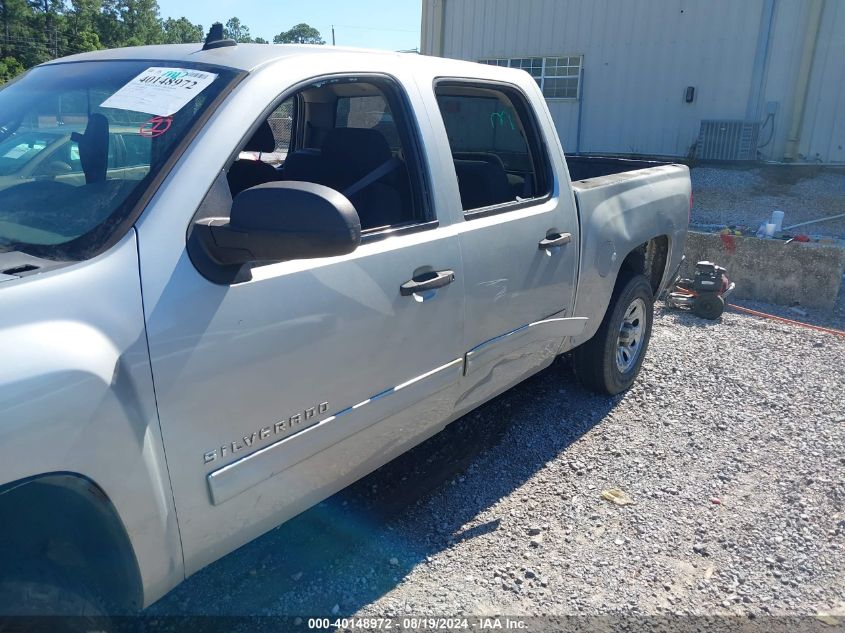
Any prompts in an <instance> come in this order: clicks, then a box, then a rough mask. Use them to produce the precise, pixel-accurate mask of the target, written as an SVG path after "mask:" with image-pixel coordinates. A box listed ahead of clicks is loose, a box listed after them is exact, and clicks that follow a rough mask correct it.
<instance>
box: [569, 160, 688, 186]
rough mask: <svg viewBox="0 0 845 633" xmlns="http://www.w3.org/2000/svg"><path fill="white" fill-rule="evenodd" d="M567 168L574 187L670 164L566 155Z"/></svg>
mask: <svg viewBox="0 0 845 633" xmlns="http://www.w3.org/2000/svg"><path fill="white" fill-rule="evenodd" d="M566 164H567V166H568V167H569V178H570V180H572V184H573V185H575V184H577V183H578V182H579V181H584V180H590V179H593V178H601V177H603V176H611V175H615V174H621V173H624V172H629V171H636V170H638V169H647V168H649V167H658V166H660V165H671V164H672V163H669V162H664V161H656V160H637V159H629V158H613V157H610V156H570V155H568V154H567V155H566Z"/></svg>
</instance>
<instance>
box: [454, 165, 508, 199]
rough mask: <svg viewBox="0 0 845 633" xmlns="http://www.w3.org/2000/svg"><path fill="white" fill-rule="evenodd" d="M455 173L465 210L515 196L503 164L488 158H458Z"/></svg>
mask: <svg viewBox="0 0 845 633" xmlns="http://www.w3.org/2000/svg"><path fill="white" fill-rule="evenodd" d="M455 174H456V175H457V177H458V189H459V190H460V192H461V205H462V206H463V208H464V209H465V210H468V209H479V208H481V207H489V206H491V205H494V204H501V203H503V202H510V201H512V200H514V196H513V194H512V192H511V189H510V184H509V183H508V175H507V173H506V172H505V170H504V169H503V168H502V166H501V165H500V164H498V163H496V162H492V161H486V160H456V161H455Z"/></svg>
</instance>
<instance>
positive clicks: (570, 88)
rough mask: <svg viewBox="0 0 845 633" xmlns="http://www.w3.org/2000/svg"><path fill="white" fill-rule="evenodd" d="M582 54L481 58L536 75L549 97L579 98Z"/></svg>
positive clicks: (483, 62)
mask: <svg viewBox="0 0 845 633" xmlns="http://www.w3.org/2000/svg"><path fill="white" fill-rule="evenodd" d="M581 59H582V58H581V56H580V55H571V56H567V57H514V58H511V59H480V60H478V61H479V63H481V64H488V65H490V66H503V67H508V68H519V69H521V70H524V71H525V72H527V73H528V74H529V75H531V76H532V77H534V81H536V82H537V85H538V86H540V90H542V91H543V96H544V97H546V98H547V99H577V98H578V91H579V89H580V78H581Z"/></svg>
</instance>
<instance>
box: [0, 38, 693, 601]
mask: <svg viewBox="0 0 845 633" xmlns="http://www.w3.org/2000/svg"><path fill="white" fill-rule="evenodd" d="M132 130H134V133H132V132H131V131H132ZM0 146H2V148H3V149H4V152H3V154H2V155H0V173H2V174H7V175H14V174H17V176H14V177H12V178H6V179H4V180H3V181H2V185H0V306H2V309H0V517H2V520H0V561H2V564H1V565H0V612H2V611H5V612H7V613H8V612H27V613H44V612H90V611H91V610H93V609H102V610H122V609H133V608H141V607H145V606H147V605H149V604H150V603H152V602H154V601H155V600H157V599H158V598H160V597H161V596H162V595H164V594H165V593H166V592H167V591H169V590H170V589H172V588H173V587H174V586H175V585H177V584H178V583H180V582H181V581H182V580H184V578H185V577H186V576H188V575H190V574H193V573H194V572H196V571H197V570H199V569H201V568H202V567H203V566H205V565H208V564H209V563H211V562H212V561H214V560H216V559H218V558H220V557H221V556H223V555H225V554H226V553H228V552H231V551H232V550H234V549H235V548H237V547H239V546H241V545H243V544H244V543H246V542H248V541H249V540H251V539H254V538H255V537H257V536H259V535H260V534H262V533H264V532H266V531H267V530H269V529H271V528H273V527H274V526H276V525H278V524H280V523H281V522H283V521H286V520H287V519H289V518H291V517H293V516H295V515H297V514H298V513H301V512H302V511H304V510H305V509H307V508H309V507H310V506H312V505H314V504H316V503H318V502H319V501H320V500H322V499H324V498H326V497H328V496H330V495H332V494H333V493H335V492H337V491H338V490H340V489H342V488H343V487H345V486H347V485H348V484H350V483H351V482H353V481H355V480H356V479H358V478H360V477H362V476H364V475H365V474H367V473H369V472H371V471H373V470H374V469H376V468H377V467H379V466H381V465H382V464H385V463H386V462H388V461H389V460H391V459H393V458H394V457H396V456H397V455H399V454H401V453H402V452H404V451H406V450H408V449H409V448H410V447H412V446H414V445H415V444H418V443H420V442H421V441H423V440H424V439H426V438H427V437H430V436H431V435H433V434H435V433H437V432H438V431H439V430H441V429H443V428H444V426H445V425H447V424H449V423H450V422H451V421H453V420H455V419H457V418H458V417H460V416H462V415H464V414H465V413H467V412H468V411H470V410H471V409H473V408H474V407H477V406H479V405H480V404H481V403H483V402H485V401H487V400H489V399H491V398H493V397H494V396H496V395H497V394H500V393H502V392H503V391H504V390H506V389H508V388H510V387H512V386H514V385H516V384H517V383H519V382H520V381H522V380H523V379H525V378H526V377H527V376H530V375H531V374H534V373H535V372H537V371H540V370H541V369H543V368H544V367H547V366H548V365H549V364H550V363H552V361H553V360H554V359H555V358H556V357H557V356H559V355H561V354H565V353H571V354H572V356H573V364H574V367H575V370H576V373H577V374H578V376H579V377H580V379H581V381H582V382H583V383H584V384H585V385H586V386H587V387H588V388H590V389H593V390H598V391H600V392H604V393H608V394H614V393H618V392H620V391H622V390H624V389H626V388H627V387H629V386H630V385H631V383H632V382H633V381H634V379H635V378H636V375H637V373H638V371H639V369H640V366H641V364H642V361H643V356H644V354H645V352H646V347H647V345H648V341H649V335H650V330H651V323H652V303H653V299H654V297H655V295H657V294H658V293H659V292H660V291H661V289H662V288H663V287H664V286H666V285H667V284H668V283H669V282H670V280H671V279H672V277H673V275H674V274H675V272H676V269H677V268H678V266H679V263H680V261H681V257H682V252H683V248H684V241H685V236H686V231H687V225H688V221H689V205H690V180H689V174H688V170H687V168H686V167H684V166H682V165H668V164H656V163H650V164H640V163H630V164H626V163H625V161H619V160H591V159H587V158H580V159H572V160H570V162H569V167H567V160H566V159H565V157H564V153H563V150H562V148H561V144H560V142H559V140H558V137H557V134H556V132H555V128H554V125H553V123H552V119H551V117H550V115H549V111H548V109H547V107H546V104H545V102H544V99H543V95H542V94H541V92H540V90H539V88H538V86H537V84H536V83H535V81H534V80H533V79H532V78H531V77H530V76H529V75H528V74H526V73H525V72H522V71H518V70H510V69H507V68H497V67H493V66H484V65H479V64H473V63H468V62H460V61H453V60H446V59H437V58H429V57H423V56H419V55H409V54H394V53H384V52H368V51H358V50H345V49H340V48H334V47H308V46H268V45H235V44H234V42H231V41H227V40H220V39H210V40H209V41H207V42H206V44H205V45H204V46H203V45H202V44H197V45H173V46H152V47H140V48H130V49H119V50H110V51H99V52H94V53H85V54H81V55H76V56H73V57H68V58H64V59H58V60H55V61H52V62H50V63H47V64H44V65H41V66H38V67H36V68H34V69H33V70H31V71H30V72H28V73H27V74H26V75H24V76H23V77H22V78H20V79H19V80H17V81H14V82H11V83H10V84H8V85H6V86H5V87H4V88H3V89H2V90H1V91H0ZM46 151H49V152H51V154H50V155H49V156H48V157H47V156H45V159H46V160H43V161H41V160H39V161H38V163H37V164H40V165H45V169H43V170H40V171H39V170H38V169H33V170H22V169H20V167H22V166H23V164H24V163H26V162H27V161H31V160H35V159H36V157H37V156H38V154H39V153H40V152H46ZM265 155H273V156H275V157H277V159H276V160H273V161H265V160H262V157H264V156H265ZM279 157H281V158H279ZM47 166H48V167H47Z"/></svg>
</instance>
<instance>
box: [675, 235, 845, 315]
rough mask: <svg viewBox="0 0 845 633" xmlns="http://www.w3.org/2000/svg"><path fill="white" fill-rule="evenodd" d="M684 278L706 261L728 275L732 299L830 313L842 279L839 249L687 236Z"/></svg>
mask: <svg viewBox="0 0 845 633" xmlns="http://www.w3.org/2000/svg"><path fill="white" fill-rule="evenodd" d="M684 254H685V255H686V262H685V263H684V267H683V269H682V274H683V275H684V277H691V276H692V273H693V268H694V266H695V263H696V262H697V261H700V260H703V259H707V260H710V261H712V262H716V263H717V264H719V265H720V266H724V267H725V268H727V269H728V277H729V278H730V280H731V281H733V282H736V291H735V294H734V296H735V297H737V298H739V299H754V300H756V301H766V302H768V303H779V304H782V305H792V304H794V303H795V302H798V303H800V304H801V305H802V306H807V307H811V308H832V307H833V306H834V304H835V303H836V297H837V294H838V293H839V288H840V286H841V284H842V275H843V273H845V248H840V247H838V246H830V245H821V244H813V243H804V244H802V243H799V242H792V243H789V244H787V243H785V242H784V241H782V240H762V239H759V238H756V237H737V236H722V235H719V234H714V233H698V232H695V231H690V233H689V236H688V238H687V246H686V250H685V252H684Z"/></svg>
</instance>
